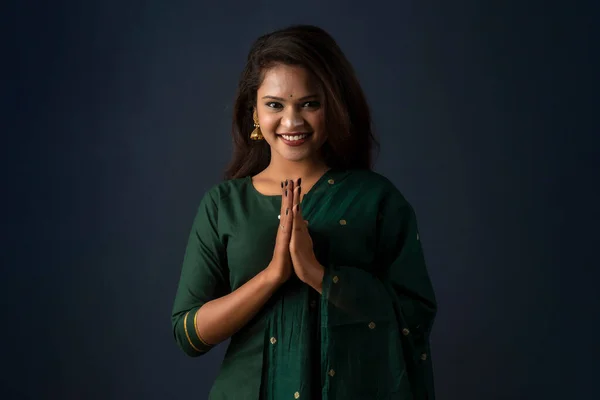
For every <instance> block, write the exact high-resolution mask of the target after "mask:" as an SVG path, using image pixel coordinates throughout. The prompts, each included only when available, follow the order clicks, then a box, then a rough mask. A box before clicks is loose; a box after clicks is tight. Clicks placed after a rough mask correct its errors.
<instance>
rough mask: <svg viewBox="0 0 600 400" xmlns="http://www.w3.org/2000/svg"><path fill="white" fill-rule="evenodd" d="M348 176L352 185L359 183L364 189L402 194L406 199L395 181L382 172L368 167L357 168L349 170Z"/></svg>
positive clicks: (394, 194)
mask: <svg viewBox="0 0 600 400" xmlns="http://www.w3.org/2000/svg"><path fill="white" fill-rule="evenodd" d="M348 177H349V178H350V179H349V183H350V184H351V185H357V186H359V187H361V188H362V189H363V190H370V191H374V192H378V193H380V194H382V195H393V196H400V197H401V198H402V199H404V196H403V195H402V193H401V192H400V190H399V189H398V187H397V186H396V185H395V184H394V182H392V180H391V179H390V178H388V177H387V176H385V175H383V174H382V173H379V172H376V171H373V170H367V169H360V170H359V169H357V170H350V171H348Z"/></svg>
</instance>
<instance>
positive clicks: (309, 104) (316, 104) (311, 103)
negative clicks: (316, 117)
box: [302, 101, 321, 108]
mask: <svg viewBox="0 0 600 400" xmlns="http://www.w3.org/2000/svg"><path fill="white" fill-rule="evenodd" d="M302 107H309V108H319V107H321V103H319V102H318V101H307V102H306V103H304V104H303V105H302Z"/></svg>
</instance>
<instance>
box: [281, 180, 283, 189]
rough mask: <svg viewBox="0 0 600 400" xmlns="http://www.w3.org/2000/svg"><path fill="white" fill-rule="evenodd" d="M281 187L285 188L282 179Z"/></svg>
mask: <svg viewBox="0 0 600 400" xmlns="http://www.w3.org/2000/svg"><path fill="white" fill-rule="evenodd" d="M281 188H282V189H283V181H281Z"/></svg>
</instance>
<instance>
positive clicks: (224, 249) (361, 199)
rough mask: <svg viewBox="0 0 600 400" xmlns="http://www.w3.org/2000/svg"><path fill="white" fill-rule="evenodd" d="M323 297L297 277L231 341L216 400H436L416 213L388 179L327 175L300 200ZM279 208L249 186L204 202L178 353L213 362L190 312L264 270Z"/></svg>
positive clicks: (180, 299) (427, 286) (190, 254)
mask: <svg viewBox="0 0 600 400" xmlns="http://www.w3.org/2000/svg"><path fill="white" fill-rule="evenodd" d="M302 205H303V208H302V213H303V216H304V219H306V220H308V221H309V232H310V235H311V237H312V239H313V243H314V249H315V254H316V256H317V259H318V260H319V262H320V263H321V264H322V265H324V266H325V276H324V279H323V293H322V295H320V294H319V293H318V292H316V291H315V290H314V289H312V288H311V287H309V286H308V285H306V284H304V283H302V282H301V281H300V280H298V279H297V278H296V277H293V278H292V279H290V280H289V281H288V282H286V283H285V284H284V285H283V286H282V287H281V288H280V289H279V290H278V291H277V292H276V294H275V295H274V296H273V297H272V298H271V299H270V301H269V302H268V303H267V304H266V305H265V306H264V307H263V309H262V311H261V312H260V313H259V314H258V315H257V316H256V317H255V318H253V319H252V321H251V322H250V323H248V324H247V325H246V326H245V327H244V328H242V329H241V330H240V331H239V332H237V333H236V334H235V335H234V336H233V337H232V338H231V343H230V345H229V347H228V349H227V353H226V355H225V359H224V361H223V364H222V366H221V369H220V372H219V375H218V377H217V379H216V381H215V382H214V385H213V388H212V390H211V394H210V399H211V400H225V399H227V400H245V399H247V400H257V399H263V400H285V399H307V400H316V399H322V400H337V399H345V400H366V399H369V400H375V399H428V400H432V399H434V391H433V374H432V365H431V356H430V352H429V333H430V331H431V327H432V324H433V319H434V316H435V312H436V300H435V296H434V292H433V289H432V286H431V282H430V279H429V276H428V273H427V270H426V266H425V261H424V257H423V253H422V249H421V242H420V240H419V233H418V230H417V222H416V217H415V214H414V211H413V209H412V207H411V206H410V204H409V203H408V202H407V201H406V200H405V198H404V197H403V196H402V194H401V193H400V192H399V191H398V190H397V189H396V188H395V187H394V185H393V184H392V183H391V182H390V181H389V180H388V179H386V178H385V177H383V176H381V175H379V174H377V173H375V172H372V171H366V170H352V171H335V170H330V171H329V172H327V173H326V174H325V175H323V177H321V179H319V181H318V182H317V183H316V184H315V185H314V186H313V187H312V189H311V190H310V191H309V192H308V193H306V194H305V196H304V198H303V203H302ZM280 208H281V196H265V195H263V194H260V193H259V192H258V191H256V189H255V188H254V186H253V184H252V180H251V178H250V177H247V178H241V179H234V180H229V181H225V182H223V183H221V184H219V185H217V186H215V187H213V188H212V189H211V190H209V191H208V192H207V194H206V195H205V196H204V198H203V199H202V202H201V204H200V207H199V209H198V213H197V215H196V218H195V220H194V224H193V227H192V231H191V234H190V238H189V242H188V246H187V250H186V253H185V258H184V262H183V268H182V273H181V280H180V282H179V287H178V289H177V294H176V297H175V303H174V307H173V315H172V322H173V330H174V335H175V339H176V341H177V343H178V344H179V346H180V347H181V348H182V349H183V351H184V352H185V353H186V354H188V355H190V356H200V355H202V354H205V353H206V352H207V351H208V350H210V346H208V345H206V344H205V343H202V341H201V340H200V338H199V337H198V336H197V335H196V331H195V329H194V317H193V316H194V314H195V311H196V310H197V309H198V308H199V307H201V306H202V305H203V304H204V303H206V302H208V301H210V300H212V299H215V298H217V297H220V296H222V295H224V294H227V293H229V292H230V291H233V290H236V289H237V288H238V287H240V286H241V285H243V284H244V283H245V282H247V281H248V280H249V279H251V278H252V277H254V276H255V275H256V274H257V273H258V272H260V271H261V270H263V269H264V268H265V267H266V266H267V265H268V264H269V262H270V261H271V257H272V255H273V248H274V246H275V237H276V235H277V229H278V226H279V219H278V215H279V211H280Z"/></svg>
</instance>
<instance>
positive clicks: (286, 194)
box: [285, 189, 287, 197]
mask: <svg viewBox="0 0 600 400" xmlns="http://www.w3.org/2000/svg"><path fill="white" fill-rule="evenodd" d="M285 197H287V189H285Z"/></svg>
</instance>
